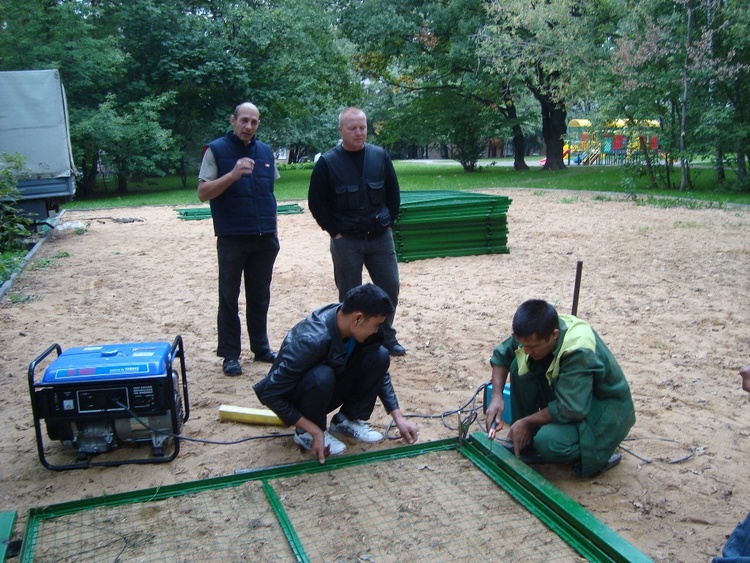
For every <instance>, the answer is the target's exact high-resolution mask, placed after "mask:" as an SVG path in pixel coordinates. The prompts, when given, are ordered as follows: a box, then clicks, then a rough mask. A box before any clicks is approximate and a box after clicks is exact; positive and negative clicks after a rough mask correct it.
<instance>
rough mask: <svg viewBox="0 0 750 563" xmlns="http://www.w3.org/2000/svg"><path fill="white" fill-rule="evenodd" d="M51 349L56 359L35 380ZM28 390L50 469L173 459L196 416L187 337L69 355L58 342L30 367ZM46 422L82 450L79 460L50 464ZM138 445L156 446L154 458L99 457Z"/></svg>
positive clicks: (50, 432) (53, 433)
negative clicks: (191, 416)
mask: <svg viewBox="0 0 750 563" xmlns="http://www.w3.org/2000/svg"><path fill="white" fill-rule="evenodd" d="M52 352H57V358H56V359H55V360H53V361H52V363H51V364H50V365H49V366H48V367H47V369H46V370H45V372H44V376H43V377H42V378H41V380H39V381H35V371H36V369H37V366H39V365H40V363H42V362H43V361H44V360H45V359H46V358H47V356H49V355H50V354H52ZM177 359H179V364H176V360H177ZM178 367H179V372H178V371H177V368H178ZM29 393H30V395H31V404H32V411H33V414H34V427H35V430H36V441H37V449H38V451H39V459H40V461H41V462H42V464H43V465H44V466H45V467H47V468H48V469H54V470H64V469H81V468H86V467H93V466H101V465H104V466H112V465H122V464H126V463H163V462H167V461H172V460H173V459H174V458H175V457H177V454H178V453H179V442H180V440H179V434H180V433H181V431H182V426H183V424H184V423H185V422H186V421H187V419H188V416H189V414H190V407H189V402H188V389H187V378H186V369H185V353H184V348H183V344H182V338H181V337H180V336H177V337H176V338H175V340H174V342H173V343H172V344H170V343H169V342H143V343H128V344H105V345H95V346H86V347H82V348H70V349H68V350H66V351H65V352H63V351H62V349H61V347H60V346H59V345H58V344H53V345H52V346H50V347H49V348H47V350H45V351H44V352H43V353H42V354H40V355H39V357H37V358H36V359H35V360H34V361H33V362H32V363H31V364H30V365H29ZM42 420H44V422H45V425H46V428H47V436H48V438H49V439H51V440H57V441H60V442H61V443H62V445H63V446H64V447H66V448H68V449H69V448H72V449H74V450H75V452H76V462H75V463H63V464H60V463H53V462H50V461H49V459H48V454H47V453H46V452H47V450H46V448H45V444H44V437H43V434H42V429H41V421H42ZM138 442H150V443H151V456H150V457H147V458H143V457H141V458H135V459H134V458H130V457H124V456H119V457H118V458H117V459H108V460H102V461H94V460H93V458H92V456H94V455H96V454H103V453H106V452H109V451H111V450H115V449H118V448H120V446H122V445H124V444H133V443H138Z"/></svg>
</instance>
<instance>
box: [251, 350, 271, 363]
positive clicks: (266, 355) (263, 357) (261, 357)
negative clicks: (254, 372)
mask: <svg viewBox="0 0 750 563" xmlns="http://www.w3.org/2000/svg"><path fill="white" fill-rule="evenodd" d="M255 361H256V362H265V363H267V364H272V363H273V362H274V361H276V352H274V351H273V350H269V351H268V352H263V353H262V354H255Z"/></svg>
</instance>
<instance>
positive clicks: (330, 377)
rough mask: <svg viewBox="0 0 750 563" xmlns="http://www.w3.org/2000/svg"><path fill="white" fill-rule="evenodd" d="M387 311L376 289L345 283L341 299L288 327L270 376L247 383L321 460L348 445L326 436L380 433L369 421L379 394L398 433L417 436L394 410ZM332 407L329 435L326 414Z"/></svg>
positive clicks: (376, 436)
mask: <svg viewBox="0 0 750 563" xmlns="http://www.w3.org/2000/svg"><path fill="white" fill-rule="evenodd" d="M393 310H394V307H393V303H392V302H391V300H390V298H389V297H388V295H387V294H386V293H385V292H384V291H383V290H382V289H380V288H379V287H377V286H375V285H372V284H365V285H360V286H358V287H355V288H354V289H351V290H350V291H349V292H348V293H347V294H346V297H345V298H344V301H343V303H333V304H330V305H326V306H324V307H321V308H319V309H317V310H315V311H313V312H312V313H311V314H310V315H309V316H308V317H307V318H306V319H305V320H303V321H301V322H299V323H298V324H297V325H296V326H295V327H294V328H292V330H290V331H289V333H288V334H287V335H286V338H285V339H284V342H283V344H282V345H281V349H280V350H279V353H278V356H277V358H276V360H275V361H274V363H273V366H272V367H271V370H270V371H269V372H268V375H267V376H266V377H264V378H263V379H262V380H261V381H259V382H258V383H256V384H255V385H254V386H253V389H254V390H255V394H256V395H257V396H258V399H259V400H260V402H261V403H263V404H264V405H266V406H267V407H268V408H270V409H271V410H272V411H273V412H274V413H276V415H277V416H278V417H279V418H280V419H281V420H282V421H283V422H284V423H285V424H287V425H289V426H295V427H296V432H295V435H294V441H295V442H296V443H297V444H298V445H299V446H300V447H302V448H304V449H306V450H309V451H310V453H311V454H312V456H313V457H314V458H317V459H318V460H319V461H320V463H325V457H326V455H338V454H341V453H343V452H344V450H346V446H345V445H344V443H343V442H341V441H339V440H338V439H336V438H335V437H334V436H332V434H336V435H338V436H346V437H349V438H353V439H355V440H359V441H362V442H371V443H374V442H380V441H381V440H382V439H383V434H381V433H380V432H378V431H376V430H373V429H372V428H371V427H370V425H369V423H368V422H367V421H368V420H369V419H370V416H371V415H372V411H373V410H374V409H375V401H376V399H377V398H378V397H380V400H381V402H382V403H383V406H384V407H385V410H386V412H388V414H390V415H391V417H392V418H393V421H394V423H395V424H396V426H397V428H398V430H399V432H400V433H401V438H402V439H403V440H404V441H406V442H407V443H409V444H413V443H414V442H416V440H417V434H418V431H417V427H416V426H415V425H414V424H412V423H410V422H409V421H407V419H406V418H405V417H404V415H403V414H402V413H401V410H400V409H399V405H398V399H397V398H396V391H395V390H394V389H393V384H392V383H391V376H390V374H389V373H388V368H389V367H390V357H389V353H388V350H387V349H386V348H385V347H384V346H383V331H382V327H381V325H382V323H383V322H384V321H385V319H386V317H387V316H388V315H390V314H392V313H393ZM339 407H340V409H339ZM336 409H339V411H338V412H337V413H336V414H335V415H334V416H333V418H332V419H331V427H330V433H329V432H328V430H327V429H326V427H327V417H328V413H330V412H333V411H335V410H336Z"/></svg>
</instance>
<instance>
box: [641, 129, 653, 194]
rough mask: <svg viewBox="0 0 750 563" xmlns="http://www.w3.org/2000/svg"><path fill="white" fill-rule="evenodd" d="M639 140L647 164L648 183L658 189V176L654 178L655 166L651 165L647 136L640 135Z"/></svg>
mask: <svg viewBox="0 0 750 563" xmlns="http://www.w3.org/2000/svg"><path fill="white" fill-rule="evenodd" d="M638 140H639V141H640V143H641V152H643V160H644V161H645V162H646V172H647V173H648V181H649V182H650V183H651V187H652V188H653V189H656V176H654V166H653V164H652V163H651V154H650V153H649V152H648V142H647V140H646V135H638Z"/></svg>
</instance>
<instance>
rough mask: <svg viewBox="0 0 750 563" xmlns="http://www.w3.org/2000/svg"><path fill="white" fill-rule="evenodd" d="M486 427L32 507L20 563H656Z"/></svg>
mask: <svg viewBox="0 0 750 563" xmlns="http://www.w3.org/2000/svg"><path fill="white" fill-rule="evenodd" d="M494 450H497V451H493V452H492V453H491V452H490V449H489V442H487V440H486V436H485V435H484V434H482V433H475V434H472V435H471V437H470V438H469V439H468V440H460V439H453V440H441V441H437V442H428V443H425V444H418V445H416V444H415V445H412V446H402V447H398V448H394V449H389V450H381V451H378V452H370V453H365V454H354V455H345V456H341V457H338V458H330V459H329V460H327V461H326V463H325V464H324V465H321V464H319V463H317V462H316V461H310V462H304V463H299V464H293V465H287V466H280V467H273V468H267V469H260V470H249V471H247V472H243V473H240V474H237V475H233V476H227V477H219V478H214V479H208V480H202V481H196V482H193V483H187V484H182V485H172V486H167V487H161V488H158V489H148V490H143V491H134V492H131V493H123V494H119V495H112V496H108V497H101V498H98V499H87V500H85V501H77V502H72V503H63V504H59V505H52V506H47V507H42V508H36V509H32V510H30V511H29V515H28V519H27V527H26V531H25V536H24V541H23V548H22V552H21V554H20V558H19V561H52V560H55V561H101V560H117V561H175V560H179V561H207V560H224V561H241V560H252V561H360V560H373V561H402V560H404V559H407V558H408V559H410V560H413V561H434V560H436V559H438V560H445V559H456V558H468V557H472V558H475V557H479V558H482V559H488V560H493V559H494V560H498V561H499V560H502V561H513V560H517V561H581V560H589V561H621V562H626V561H627V562H632V563H637V562H640V561H644V562H645V561H649V559H648V558H646V557H645V556H643V555H642V554H641V553H639V552H638V550H637V549H635V548H634V547H633V546H632V545H630V544H629V543H627V542H626V541H625V540H623V539H622V538H620V537H619V536H618V535H617V534H615V533H614V532H613V531H611V530H609V529H608V528H607V527H606V526H604V525H603V524H601V523H600V522H598V521H597V520H596V519H595V518H594V517H593V516H592V515H591V514H589V513H588V512H586V511H585V510H584V509H583V508H582V507H581V506H580V505H579V504H577V503H575V502H574V501H572V500H571V499H570V498H569V497H567V496H566V495H564V494H563V493H562V492H560V491H559V490H558V489H556V488H555V487H554V486H553V485H552V484H551V483H549V482H548V481H546V480H545V479H544V478H542V477H541V476H540V475H539V474H538V473H536V472H535V471H533V470H532V469H530V468H529V467H528V466H526V465H524V464H523V463H521V462H520V461H518V460H517V459H516V458H515V457H513V456H512V455H511V454H510V453H509V452H507V451H505V449H504V448H494Z"/></svg>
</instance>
